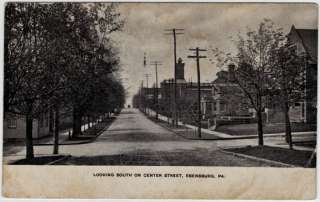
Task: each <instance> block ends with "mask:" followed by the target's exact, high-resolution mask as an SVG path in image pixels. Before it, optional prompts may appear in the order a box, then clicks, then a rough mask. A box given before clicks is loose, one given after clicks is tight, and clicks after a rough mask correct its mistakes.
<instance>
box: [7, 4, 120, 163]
mask: <svg viewBox="0 0 320 202" xmlns="http://www.w3.org/2000/svg"><path fill="white" fill-rule="evenodd" d="M123 24H124V22H123V20H122V19H121V17H120V14H119V13H118V12H117V9H116V5H115V4H102V3H94V4H90V3H86V4H83V3H8V4H7V5H6V8H5V41H4V42H5V44H4V45H5V58H4V63H5V67H4V76H5V78H4V110H5V112H11V113H14V114H20V115H23V116H25V117H26V148H27V152H26V158H29V159H30V158H33V157H34V154H33V141H32V130H33V128H32V126H33V120H34V119H36V118H38V117H39V116H40V115H41V114H42V113H46V112H50V114H51V115H50V117H53V114H54V117H55V124H54V125H55V130H54V131H55V135H54V137H55V147H54V153H58V137H59V136H58V134H59V112H60V111H61V109H64V110H70V111H71V112H72V114H73V133H72V137H73V138H75V137H77V136H78V135H79V134H81V124H82V123H81V121H82V117H84V116H93V115H98V114H104V113H107V112H110V111H112V110H113V109H114V108H121V107H122V105H123V104H124V99H125V90H124V88H123V86H122V84H121V82H120V79H119V78H118V77H117V76H115V75H116V74H114V73H115V72H116V71H118V70H119V57H118V53H117V49H116V48H115V47H114V46H113V44H112V41H111V39H110V34H111V33H113V32H116V31H120V30H121V29H122V27H123Z"/></svg>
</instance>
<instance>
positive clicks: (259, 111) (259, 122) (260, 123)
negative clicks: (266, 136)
mask: <svg viewBox="0 0 320 202" xmlns="http://www.w3.org/2000/svg"><path fill="white" fill-rule="evenodd" d="M257 118H258V138H259V146H263V125H262V112H261V110H258V111H257Z"/></svg>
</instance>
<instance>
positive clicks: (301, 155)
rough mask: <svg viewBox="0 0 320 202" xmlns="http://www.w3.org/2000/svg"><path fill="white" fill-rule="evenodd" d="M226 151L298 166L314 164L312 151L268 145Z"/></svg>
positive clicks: (312, 165)
mask: <svg viewBox="0 0 320 202" xmlns="http://www.w3.org/2000/svg"><path fill="white" fill-rule="evenodd" d="M226 151H231V152H234V153H240V154H245V155H248V156H254V157H258V158H263V159H268V160H272V161H277V162H281V163H286V164H290V165H294V166H299V167H313V168H314V167H315V166H316V156H312V154H313V153H312V151H299V150H290V149H285V148H279V147H269V146H263V147H261V146H254V147H252V146H248V147H243V148H235V149H227V150H226ZM309 161H310V162H309ZM308 164H309V165H308Z"/></svg>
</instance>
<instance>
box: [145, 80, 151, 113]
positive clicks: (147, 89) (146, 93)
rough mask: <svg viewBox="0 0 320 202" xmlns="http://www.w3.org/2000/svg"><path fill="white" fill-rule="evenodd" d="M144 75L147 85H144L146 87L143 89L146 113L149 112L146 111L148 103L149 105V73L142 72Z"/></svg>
mask: <svg viewBox="0 0 320 202" xmlns="http://www.w3.org/2000/svg"><path fill="white" fill-rule="evenodd" d="M144 75H145V77H146V81H147V87H146V89H145V100H146V103H145V105H146V113H147V114H149V113H148V111H149V110H148V105H149V102H148V96H149V76H150V74H144Z"/></svg>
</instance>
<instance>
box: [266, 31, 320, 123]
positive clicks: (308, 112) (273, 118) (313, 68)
mask: <svg viewBox="0 0 320 202" xmlns="http://www.w3.org/2000/svg"><path fill="white" fill-rule="evenodd" d="M287 38H288V41H289V42H290V43H292V44H293V48H294V49H295V50H296V51H297V54H298V55H301V56H303V57H304V60H305V64H304V68H305V72H304V74H305V89H304V99H302V100H300V101H299V102H296V103H295V104H294V105H293V106H290V110H289V117H290V120H291V121H292V122H305V123H315V122H316V120H317V72H318V69H317V65H318V46H317V45H318V30H316V29H297V28H296V27H295V26H294V25H292V27H291V30H290V32H289V33H288V35H287ZM266 112H267V117H268V119H267V120H268V121H269V122H282V121H283V120H284V117H283V114H281V110H279V109H278V108H277V107H276V106H274V107H271V108H269V109H267V110H266Z"/></svg>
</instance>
